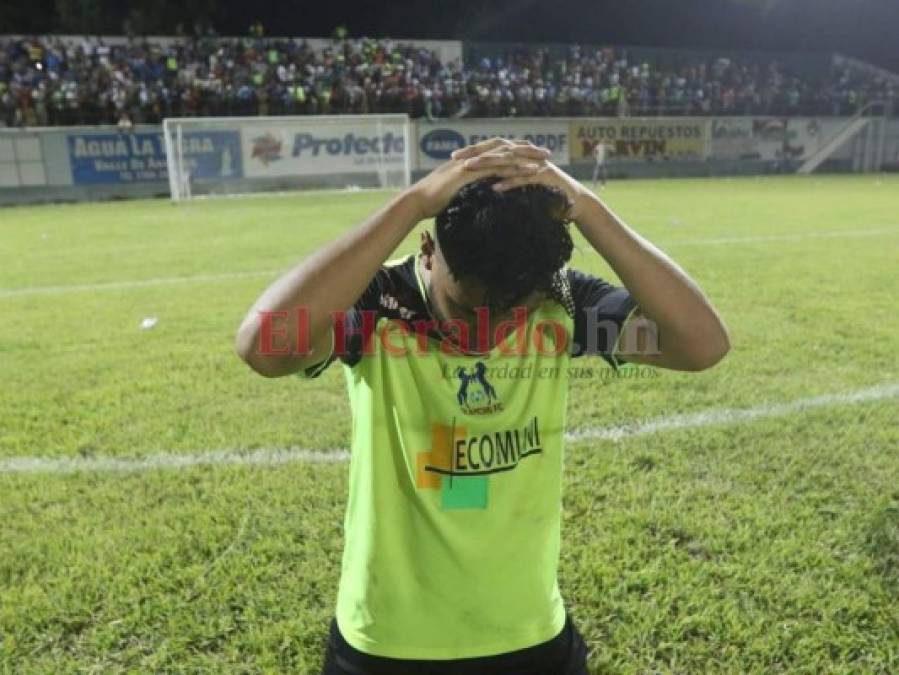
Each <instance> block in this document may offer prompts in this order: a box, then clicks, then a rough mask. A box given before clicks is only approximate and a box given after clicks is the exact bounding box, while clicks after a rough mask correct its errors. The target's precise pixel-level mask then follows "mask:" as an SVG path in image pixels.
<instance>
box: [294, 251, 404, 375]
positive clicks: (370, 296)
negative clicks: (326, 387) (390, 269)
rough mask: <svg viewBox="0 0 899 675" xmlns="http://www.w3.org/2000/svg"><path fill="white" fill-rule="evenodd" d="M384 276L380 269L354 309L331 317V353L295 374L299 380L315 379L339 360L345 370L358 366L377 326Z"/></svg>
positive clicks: (384, 272) (384, 269) (384, 270)
mask: <svg viewBox="0 0 899 675" xmlns="http://www.w3.org/2000/svg"><path fill="white" fill-rule="evenodd" d="M386 274H387V270H386V268H385V267H383V266H382V267H381V268H380V269H379V270H378V272H377V273H376V274H375V276H374V278H373V279H372V280H371V281H370V282H369V284H368V286H367V287H366V289H365V290H364V291H363V292H362V295H361V296H360V297H359V299H358V300H357V301H356V302H355V303H354V304H353V306H352V307H350V308H349V309H348V310H346V312H343V313H342V314H341V315H338V316H335V317H334V327H333V328H332V336H333V342H332V343H331V353H330V354H329V355H328V358H327V359H325V360H324V361H322V362H321V363H318V364H316V365H314V366H309V367H308V368H306V369H305V370H303V371H301V372H300V373H298V375H299V376H300V377H304V378H315V377H318V376H319V375H321V374H322V373H323V372H325V370H326V369H327V368H328V366H330V365H331V363H333V362H334V361H335V360H336V359H340V360H341V361H342V362H343V363H345V364H347V365H348V366H354V365H356V364H357V363H358V362H359V359H361V358H362V353H363V349H364V345H365V343H366V341H367V340H369V339H370V338H371V333H372V332H373V331H374V329H375V326H376V325H377V323H378V316H379V311H380V302H379V301H380V297H381V287H382V285H383V283H384V278H385V275H386Z"/></svg>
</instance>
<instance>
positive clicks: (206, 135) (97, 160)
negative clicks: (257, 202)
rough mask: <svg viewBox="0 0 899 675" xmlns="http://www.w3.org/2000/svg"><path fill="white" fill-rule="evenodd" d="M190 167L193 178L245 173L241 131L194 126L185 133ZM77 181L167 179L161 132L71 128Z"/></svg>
mask: <svg viewBox="0 0 899 675" xmlns="http://www.w3.org/2000/svg"><path fill="white" fill-rule="evenodd" d="M182 145H183V152H184V164H185V168H186V169H187V170H188V171H190V175H191V179H192V180H194V181H203V180H221V179H230V178H241V177H242V174H243V172H242V167H243V162H242V160H241V150H240V134H239V133H238V132H237V131H192V132H186V133H185V134H184V137H183V139H182ZM68 146H69V162H70V163H71V165H72V180H73V181H74V183H75V185H95V184H98V183H161V182H165V181H167V180H168V170H167V169H166V163H165V144H164V142H163V138H162V134H161V133H153V132H151V133H146V132H136V133H103V134H91V133H84V134H69V136H68Z"/></svg>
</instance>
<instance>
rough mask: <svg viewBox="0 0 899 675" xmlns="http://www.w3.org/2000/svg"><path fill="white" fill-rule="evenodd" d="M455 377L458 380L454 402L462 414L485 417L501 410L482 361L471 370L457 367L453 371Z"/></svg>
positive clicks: (501, 407)
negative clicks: (455, 401) (457, 404)
mask: <svg viewBox="0 0 899 675" xmlns="http://www.w3.org/2000/svg"><path fill="white" fill-rule="evenodd" d="M455 376H456V377H457V378H458V380H459V388H458V389H457V390H456V400H457V401H458V403H459V407H460V408H462V410H463V411H464V412H466V413H468V414H469V415H486V414H489V413H494V412H500V411H501V410H502V409H503V404H502V402H501V401H500V400H499V397H498V396H497V395H496V389H494V388H493V385H492V384H490V381H489V380H488V379H487V366H486V365H485V364H484V362H483V361H478V362H477V363H476V364H475V365H474V366H473V367H472V368H463V367H462V366H459V367H458V368H456V370H455Z"/></svg>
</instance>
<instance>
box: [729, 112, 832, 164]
mask: <svg viewBox="0 0 899 675" xmlns="http://www.w3.org/2000/svg"><path fill="white" fill-rule="evenodd" d="M846 123H847V120H846V119H841V118H829V119H816V118H809V117H793V118H789V119H788V118H780V117H755V118H753V117H721V118H717V119H715V120H713V121H712V157H713V158H714V159H748V160H753V159H754V160H763V161H776V160H782V159H789V160H803V159H806V158H808V157H810V156H811V155H813V154H815V152H817V151H818V150H819V149H820V148H821V146H822V145H824V144H825V143H826V142H827V141H828V139H830V137H831V136H832V135H833V134H835V133H837V132H838V131H839V130H840V129H841V128H842V127H844V126H845V125H846Z"/></svg>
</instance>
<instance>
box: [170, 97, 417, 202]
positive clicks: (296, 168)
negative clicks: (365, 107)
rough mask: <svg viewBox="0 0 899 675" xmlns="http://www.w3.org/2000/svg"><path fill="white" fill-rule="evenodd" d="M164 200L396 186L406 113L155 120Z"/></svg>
mask: <svg viewBox="0 0 899 675" xmlns="http://www.w3.org/2000/svg"><path fill="white" fill-rule="evenodd" d="M162 134H163V144H164V149H165V156H166V167H167V170H168V181H169V190H170V192H171V196H172V201H175V202H179V201H183V200H189V199H191V198H193V197H197V196H212V195H237V194H248V193H253V192H272V191H278V192H287V191H293V190H304V189H322V188H325V189H327V188H331V189H355V188H380V189H402V188H404V187H408V186H409V184H410V182H411V173H412V160H411V156H412V152H413V150H414V148H413V147H412V145H413V140H412V124H411V121H410V120H409V117H408V115H333V116H332V115H306V116H290V117H170V118H166V119H165V120H164V121H163V124H162Z"/></svg>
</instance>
